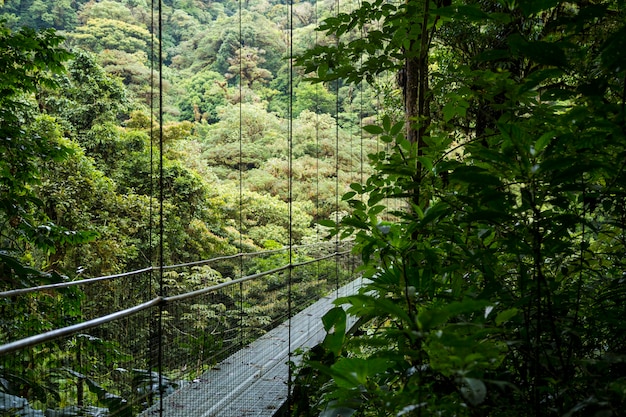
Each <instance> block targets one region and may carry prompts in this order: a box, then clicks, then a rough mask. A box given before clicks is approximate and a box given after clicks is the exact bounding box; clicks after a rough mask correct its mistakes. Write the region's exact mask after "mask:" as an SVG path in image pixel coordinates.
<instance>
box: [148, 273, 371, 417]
mask: <svg viewBox="0 0 626 417" xmlns="http://www.w3.org/2000/svg"><path fill="white" fill-rule="evenodd" d="M360 285H361V279H357V280H355V281H352V282H351V283H349V284H347V285H345V286H343V287H341V288H340V289H339V290H338V291H336V292H334V293H333V294H331V295H329V296H327V297H324V298H322V299H320V300H319V301H317V302H316V303H315V304H313V305H311V306H309V307H307V308H306V309H304V310H303V311H301V312H300V313H298V314H297V315H295V316H294V317H293V318H292V319H291V320H290V321H287V322H285V323H283V324H281V325H280V326H278V327H276V328H275V329H273V330H271V331H269V332H268V333H266V334H265V335H264V336H262V337H261V338H259V339H257V340H256V341H255V342H253V343H252V344H251V345H249V346H246V347H245V348H243V349H241V350H239V351H237V352H236V353H234V354H233V355H231V356H230V357H228V358H227V359H226V360H224V361H222V362H221V363H220V364H218V365H217V366H216V367H214V368H213V369H211V370H209V371H208V372H206V373H204V374H203V375H201V376H200V377H199V378H197V379H195V380H194V381H193V382H190V383H187V384H186V385H184V386H183V387H181V388H180V389H178V390H177V391H176V392H174V393H173V394H172V395H170V396H168V397H166V398H165V399H164V400H163V416H167V417H174V416H181V417H190V416H193V417H217V416H238V417H244V416H245V417H251V416H273V415H274V414H275V413H276V412H277V410H278V409H280V407H281V406H282V405H283V404H284V403H285V401H286V400H287V389H288V388H287V387H288V385H287V382H288V381H287V379H288V365H287V362H288V360H289V359H290V358H289V356H290V355H289V352H293V351H294V350H295V349H297V348H301V347H311V346H314V345H315V344H317V343H319V342H321V341H322V340H323V338H324V335H325V331H324V328H323V326H322V321H321V317H322V316H323V315H324V314H325V313H326V312H327V311H328V310H329V309H331V308H332V307H333V304H332V302H333V301H334V300H335V299H336V298H337V297H341V296H344V295H348V294H352V293H354V292H356V291H357V289H358V288H359V287H360ZM348 320H350V317H349V318H348ZM348 324H349V326H351V325H352V324H353V322H350V321H349V323H348ZM289 326H291V345H290V343H289ZM141 415H142V416H155V415H159V404H158V403H157V404H156V405H154V406H153V407H151V408H149V409H147V410H146V411H144V412H143V413H142V414H141Z"/></svg>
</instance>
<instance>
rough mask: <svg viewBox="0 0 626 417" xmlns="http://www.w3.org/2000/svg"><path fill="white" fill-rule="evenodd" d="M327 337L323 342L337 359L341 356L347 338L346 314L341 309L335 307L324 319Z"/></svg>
mask: <svg viewBox="0 0 626 417" xmlns="http://www.w3.org/2000/svg"><path fill="white" fill-rule="evenodd" d="M322 323H323V324H324V330H326V337H325V338H324V341H323V342H322V345H323V346H324V348H325V349H326V350H327V351H329V352H332V353H333V354H334V355H335V357H338V356H339V355H340V354H341V350H342V348H343V341H344V339H345V336H346V312H345V310H344V309H343V308H341V307H335V308H333V309H331V310H329V311H328V312H327V313H326V314H324V316H323V317H322Z"/></svg>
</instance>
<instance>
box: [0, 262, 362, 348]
mask: <svg viewBox="0 0 626 417" xmlns="http://www.w3.org/2000/svg"><path fill="white" fill-rule="evenodd" d="M348 253H350V251H343V252H334V253H332V254H329V255H326V256H322V257H319V258H315V259H312V260H308V261H304V262H300V263H295V264H294V263H290V264H287V265H283V266H280V267H278V268H273V269H270V270H267V271H263V272H259V273H256V274H252V275H246V276H244V277H241V278H237V279H234V280H231V281H227V282H223V283H221V284H216V285H212V286H210V287H207V288H202V289H199V290H195V291H190V292H187V293H184V294H178V295H174V296H169V297H161V296H159V297H155V298H153V299H151V300H149V301H146V302H144V303H141V304H138V305H136V306H134V307H129V308H127V309H124V310H120V311H117V312H115V313H111V314H108V315H106V316H102V317H98V318H95V319H91V320H88V321H85V322H83V323H78V324H73V325H71V326H67V327H62V328H60V329H55V330H50V331H48V332H45V333H41V334H38V335H35V336H29V337H26V338H23V339H19V340H16V341H13V342H9V343H6V344H4V345H0V356H2V355H5V354H8V353H11V352H15V351H17V350H21V349H26V348H28V347H32V346H36V345H39V344H42V343H45V342H50V341H52V340H56V339H59V338H61V337H65V336H71V335H73V334H76V333H78V332H81V331H84V330H87V329H90V328H93V327H97V326H99V325H101V324H105V323H108V322H110V321H114V320H119V319H122V318H125V317H128V316H131V315H134V314H137V313H139V312H141V311H143V310H145V309H147V308H151V307H157V306H159V305H161V304H163V305H165V304H168V303H172V302H177V301H182V300H187V299H190V298H194V297H197V296H200V295H203V294H207V293H210V292H214V291H217V290H219V289H222V288H226V287H229V286H232V285H236V284H239V283H242V282H245V281H250V280H254V279H258V278H261V277H264V276H267V275H271V274H275V273H277V272H281V271H284V270H287V269H293V268H297V267H300V266H304V265H308V264H312V263H315V262H320V261H323V260H326V259H330V258H333V257H337V256H343V255H346V254H348Z"/></svg>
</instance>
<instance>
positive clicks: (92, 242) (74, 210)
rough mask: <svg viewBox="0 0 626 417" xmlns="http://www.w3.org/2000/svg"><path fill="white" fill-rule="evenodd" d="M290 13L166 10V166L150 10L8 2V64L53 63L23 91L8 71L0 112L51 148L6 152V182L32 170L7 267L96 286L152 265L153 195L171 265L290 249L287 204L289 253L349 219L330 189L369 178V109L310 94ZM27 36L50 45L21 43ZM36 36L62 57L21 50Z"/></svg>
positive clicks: (136, 5) (216, 5) (267, 7)
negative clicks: (293, 55) (88, 280)
mask: <svg viewBox="0 0 626 417" xmlns="http://www.w3.org/2000/svg"><path fill="white" fill-rule="evenodd" d="M287 12H288V8H287V6H286V5H284V4H280V3H271V2H259V3H258V4H254V5H252V4H247V5H246V7H245V8H242V7H241V5H239V4H238V3H236V2H223V3H220V2H193V1H183V2H178V1H174V2H164V6H163V14H162V19H163V45H160V47H161V48H162V51H163V71H162V73H161V74H158V76H159V77H162V81H163V83H162V100H163V102H164V115H163V126H162V132H163V134H162V136H163V137H162V155H160V154H158V152H159V151H160V150H159V145H158V142H159V139H160V138H159V137H158V134H159V133H158V132H159V126H158V123H159V119H158V118H157V117H156V115H155V113H153V111H154V105H156V101H157V100H158V99H157V97H158V93H159V91H158V89H159V86H158V85H156V84H155V83H154V82H156V81H157V70H158V68H156V66H157V64H156V60H157V56H156V55H157V54H158V48H159V45H157V43H158V42H157V41H156V40H155V38H153V37H152V35H151V31H154V28H153V27H152V26H153V23H152V19H153V17H154V16H152V13H153V12H152V11H151V4H150V2H145V1H130V2H129V1H110V0H105V1H71V2H70V1H67V2H63V1H61V2H59V1H48V2H46V1H40V0H35V1H7V2H4V5H3V6H2V7H1V8H0V18H1V19H3V20H4V23H3V26H2V27H3V40H4V42H3V45H2V48H4V51H3V54H4V55H3V56H6V57H7V61H8V60H9V59H10V57H11V56H13V55H12V54H14V55H15V56H17V55H19V54H20V53H31V52H32V53H40V52H41V53H53V54H54V56H51V57H44V58H43V60H42V61H38V62H35V63H34V64H35V65H36V66H37V68H38V70H39V71H40V73H42V74H43V75H42V76H41V77H40V78H37V79H35V78H33V79H32V80H31V81H32V82H31V83H30V84H28V85H23V84H22V81H20V79H19V77H21V75H20V74H19V71H20V69H19V68H18V69H16V70H15V71H13V72H12V71H11V66H7V67H6V70H4V71H6V72H5V77H4V78H3V80H4V81H3V84H4V86H3V88H5V91H7V92H9V94H7V95H3V100H4V101H3V109H5V110H6V112H7V113H8V112H11V113H12V117H14V118H15V120H14V122H15V123H16V125H17V124H19V125H20V126H21V127H20V129H21V130H22V131H20V132H19V133H18V135H19V138H20V140H22V139H25V138H29V140H30V137H32V134H33V133H32V132H35V131H37V132H40V133H39V135H41V142H42V143H41V144H42V145H45V146H49V147H52V148H56V149H57V150H58V152H56V153H54V154H53V153H50V152H47V151H46V150H43V149H38V146H40V144H39V143H28V145H26V146H32V148H31V149H29V152H27V153H24V152H22V148H21V147H22V146H24V145H22V144H16V143H17V142H13V143H15V144H16V145H15V146H16V148H14V147H13V146H14V145H13V143H7V144H4V145H3V149H2V150H3V154H4V155H7V158H3V161H2V164H3V166H2V169H3V172H15V171H20V172H23V171H24V164H26V165H28V166H29V167H30V168H29V169H30V171H29V173H28V175H26V174H25V176H24V178H20V179H15V182H10V181H7V182H5V183H4V184H3V187H4V188H3V192H4V191H5V190H6V191H8V192H9V193H15V198H18V197H17V195H19V199H21V200H20V201H16V200H15V199H14V196H13V195H12V194H7V196H8V197H7V198H5V199H3V205H2V208H3V213H2V230H1V232H2V236H3V239H5V242H7V244H3V245H2V246H3V247H7V248H10V251H11V255H10V256H16V257H17V258H22V259H28V261H27V262H26V264H28V265H29V266H32V267H35V268H37V269H40V270H42V271H58V272H59V273H61V274H64V275H67V276H69V277H70V278H73V277H74V276H75V275H76V271H77V270H80V271H81V273H82V274H84V275H85V276H98V275H105V274H111V273H119V272H122V271H127V270H131V269H136V268H140V267H142V266H144V265H146V263H150V262H151V259H150V257H151V255H150V251H151V249H150V248H151V247H153V242H151V241H150V238H149V234H150V228H151V227H153V226H154V224H156V223H155V222H156V220H155V218H154V213H155V211H156V209H155V207H156V203H157V202H156V197H157V193H158V192H160V191H161V190H159V191H158V192H157V186H161V188H162V192H163V199H164V202H163V210H164V218H165V220H164V221H165V224H164V229H165V243H164V244H165V246H166V250H165V251H164V252H165V258H164V260H163V261H164V263H165V264H172V263H180V262H185V261H193V260H199V259H206V258H209V257H211V256H215V255H216V254H231V253H235V252H238V251H240V250H243V251H250V250H255V249H258V248H263V247H266V246H267V245H269V246H272V247H273V245H274V244H275V243H277V244H279V245H285V244H287V243H288V239H289V235H288V229H289V224H288V223H289V219H288V215H287V214H288V204H287V202H288V200H289V199H290V198H291V199H292V203H293V204H292V209H293V220H292V223H291V227H292V229H293V239H294V242H293V243H302V242H305V241H307V239H308V241H309V242H310V241H312V240H311V239H313V240H315V239H319V236H318V235H319V234H318V233H317V232H316V231H315V228H314V227H313V225H314V222H315V221H316V220H319V219H325V218H328V217H329V216H330V215H331V213H334V212H336V211H337V210H338V209H339V210H345V209H346V208H347V206H346V205H345V203H342V205H341V207H338V206H337V204H336V197H335V196H336V194H337V187H339V188H340V190H339V192H340V193H343V192H344V191H345V190H347V187H348V184H350V183H351V182H353V181H354V180H356V179H358V178H359V177H360V176H362V175H363V167H364V166H365V169H367V161H366V155H367V153H369V152H370V151H371V150H372V149H373V146H375V145H373V141H371V140H368V139H363V137H362V136H361V135H360V133H359V129H358V127H359V124H360V123H361V119H362V118H365V117H369V116H372V115H374V114H375V112H376V110H375V101H374V100H368V101H365V100H364V98H363V94H360V95H357V94H356V90H355V89H354V88H353V87H349V86H342V87H340V88H339V92H338V94H339V98H338V99H336V94H335V93H334V90H333V91H330V90H329V88H330V89H336V87H337V86H336V85H335V86H334V87H333V86H331V85H327V86H324V85H316V86H312V85H311V84H310V83H306V82H304V81H302V79H303V74H302V71H299V72H297V73H295V74H294V75H293V77H292V79H293V82H292V80H290V77H289V60H288V59H287V52H288V50H289V49H288V44H287V43H288V41H289V38H288V36H287V32H288V27H287ZM315 13H316V12H315V10H314V8H313V6H312V4H311V3H302V4H300V5H298V7H297V8H296V15H297V16H298V18H297V19H295V20H294V24H295V28H294V31H293V35H292V36H293V43H294V44H293V48H294V49H298V50H300V51H303V50H304V49H305V48H307V47H309V46H311V45H312V44H313V42H314V38H315V37H314V36H312V33H313V28H314V26H315V23H316V15H315ZM21 26H26V27H29V28H33V29H35V30H48V29H54V30H55V31H56V32H55V33H56V34H55V35H53V34H52V32H43V34H42V35H35V34H34V33H30V32H29V33H28V34H22V33H21V32H19V27H21ZM28 36H32V37H39V38H40V39H43V38H44V37H47V39H49V42H50V43H54V47H55V48H56V49H55V50H54V52H48V51H44V49H45V48H46V47H47V45H46V44H44V43H40V44H39V45H37V46H34V47H33V46H32V45H28V44H27V43H28ZM55 36H60V37H61V38H62V39H59V38H56V37H55ZM20 42H22V44H20ZM12 43H13V45H12ZM241 45H244V46H241ZM14 48H17V49H14ZM19 48H24V49H23V50H21V51H20V50H19ZM28 48H32V49H31V50H29V49H28ZM65 51H68V52H69V54H71V55H69V54H66V52H65ZM20 64H22V63H18V65H20ZM61 66H65V67H66V69H67V71H62V70H61ZM23 71H30V69H28V68H26V69H23ZM153 71H154V74H155V79H154V80H152V79H151V75H150V74H151V73H152V72H153ZM46 72H50V73H49V74H46ZM52 72H54V74H53V73H52ZM44 81H45V82H44ZM155 89H156V90H155ZM291 90H293V96H292V97H293V98H290V92H291ZM368 91H370V93H369V94H373V92H372V91H373V90H368ZM25 94H26V95H29V96H28V99H27V100H26V101H25V100H24V99H25V97H26V96H25ZM290 100H292V103H291V108H292V109H293V112H292V114H288V112H289V110H290V107H289V103H290ZM153 101H154V102H153ZM18 102H19V106H18ZM362 102H367V103H373V104H369V105H367V106H365V105H363V104H362ZM151 106H152V107H151ZM337 113H338V115H339V126H337V118H336V116H337ZM4 120H9V119H8V118H7V117H5V118H4ZM290 129H291V132H290V131H289V130H290ZM289 135H291V136H292V139H293V142H294V143H293V147H292V149H289V142H288V141H289ZM16 139H17V137H16ZM338 147H339V148H338ZM289 152H291V153H292V155H291V157H292V166H291V168H290V167H289V165H288V163H289ZM18 153H21V155H22V156H21V157H20V158H21V159H16V158H15V155H17V154H18ZM9 156H11V157H9ZM161 157H162V158H163V164H162V169H163V184H157V181H158V179H157V177H158V174H159V173H158V172H157V170H158V162H159V159H160V158H161ZM362 162H364V163H362ZM290 169H291V172H290ZM290 175H291V178H292V179H293V187H292V190H289V181H290ZM289 191H291V192H292V195H291V196H289V194H288V193H289ZM151 196H152V197H153V198H152V199H151ZM240 206H241V207H240ZM151 213H152V214H151ZM26 229H28V230H26ZM70 234H71V236H72V238H71V239H69V238H64V237H63V236H66V235H67V236H69V235H70ZM35 235H36V236H35ZM9 242H12V243H9ZM173 248H176V249H175V250H174V249H173Z"/></svg>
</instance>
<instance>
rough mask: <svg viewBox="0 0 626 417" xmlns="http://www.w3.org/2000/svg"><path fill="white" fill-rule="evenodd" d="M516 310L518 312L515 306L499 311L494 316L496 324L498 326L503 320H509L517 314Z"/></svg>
mask: <svg viewBox="0 0 626 417" xmlns="http://www.w3.org/2000/svg"><path fill="white" fill-rule="evenodd" d="M517 312H518V309H517V308H510V309H508V310H504V311H501V312H500V313H498V315H497V316H496V325H498V326H499V325H501V324H502V323H505V322H507V321H509V320H511V319H512V318H513V317H515V316H516V315H517Z"/></svg>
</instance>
